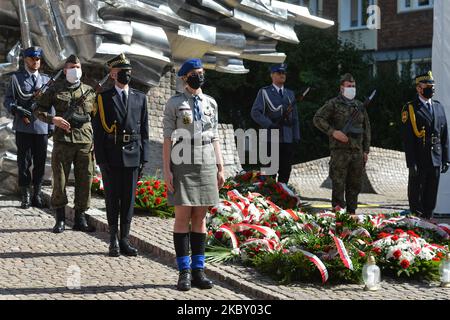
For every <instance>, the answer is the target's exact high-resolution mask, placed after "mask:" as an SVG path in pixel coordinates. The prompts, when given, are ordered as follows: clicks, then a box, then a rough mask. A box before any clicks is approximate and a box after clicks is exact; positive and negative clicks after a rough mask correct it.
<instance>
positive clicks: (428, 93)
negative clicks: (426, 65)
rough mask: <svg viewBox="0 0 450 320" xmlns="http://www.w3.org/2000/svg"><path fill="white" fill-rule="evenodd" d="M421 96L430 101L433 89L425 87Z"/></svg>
mask: <svg viewBox="0 0 450 320" xmlns="http://www.w3.org/2000/svg"><path fill="white" fill-rule="evenodd" d="M422 95H423V96H424V97H425V98H427V99H431V98H432V97H433V95H434V87H426V88H424V89H423V93H422Z"/></svg>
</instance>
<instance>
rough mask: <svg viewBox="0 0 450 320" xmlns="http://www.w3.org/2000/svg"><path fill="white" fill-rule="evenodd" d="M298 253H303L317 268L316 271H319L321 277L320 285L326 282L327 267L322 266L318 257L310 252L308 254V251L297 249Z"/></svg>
mask: <svg viewBox="0 0 450 320" xmlns="http://www.w3.org/2000/svg"><path fill="white" fill-rule="evenodd" d="M298 251H300V252H301V253H303V254H304V255H305V256H306V257H307V258H308V260H309V261H311V262H312V263H314V264H315V266H316V267H317V269H319V271H320V275H321V276H322V283H325V282H327V280H328V270H327V267H325V265H324V264H323V262H322V261H321V260H320V259H319V257H317V256H316V255H314V254H312V253H311V252H308V251H305V250H302V249H298Z"/></svg>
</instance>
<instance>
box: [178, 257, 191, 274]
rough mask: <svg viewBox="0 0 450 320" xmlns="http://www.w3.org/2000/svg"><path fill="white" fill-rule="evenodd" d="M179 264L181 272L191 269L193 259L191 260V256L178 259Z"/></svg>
mask: <svg viewBox="0 0 450 320" xmlns="http://www.w3.org/2000/svg"><path fill="white" fill-rule="evenodd" d="M177 264H178V270H179V271H183V270H186V269H190V268H191V266H190V264H191V259H190V258H189V256H184V257H177Z"/></svg>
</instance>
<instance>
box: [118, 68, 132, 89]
mask: <svg viewBox="0 0 450 320" xmlns="http://www.w3.org/2000/svg"><path fill="white" fill-rule="evenodd" d="M117 81H118V82H119V83H121V84H124V85H125V84H129V83H130V81H131V70H123V69H122V70H120V71H119V72H117Z"/></svg>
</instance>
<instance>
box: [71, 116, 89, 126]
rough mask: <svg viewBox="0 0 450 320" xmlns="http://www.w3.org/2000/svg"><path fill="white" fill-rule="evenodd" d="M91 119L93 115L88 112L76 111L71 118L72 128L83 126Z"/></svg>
mask: <svg viewBox="0 0 450 320" xmlns="http://www.w3.org/2000/svg"><path fill="white" fill-rule="evenodd" d="M89 121H91V117H90V116H89V115H88V114H78V113H74V114H73V115H72V117H71V118H70V120H69V123H70V126H71V127H72V128H81V127H82V126H83V125H84V124H85V123H86V122H89Z"/></svg>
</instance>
